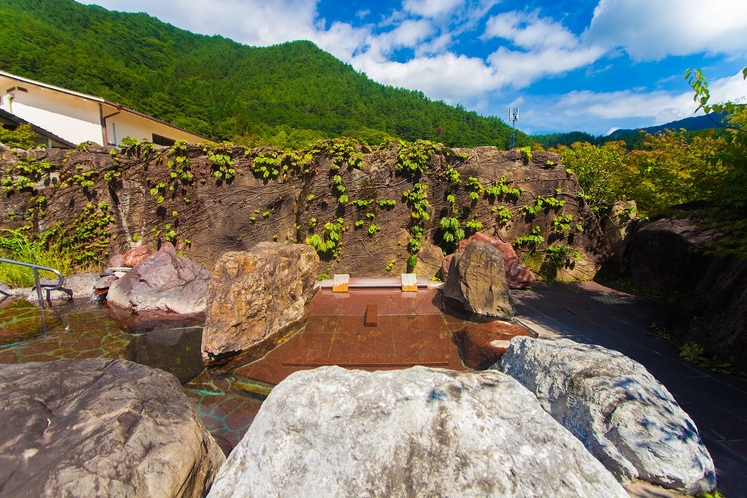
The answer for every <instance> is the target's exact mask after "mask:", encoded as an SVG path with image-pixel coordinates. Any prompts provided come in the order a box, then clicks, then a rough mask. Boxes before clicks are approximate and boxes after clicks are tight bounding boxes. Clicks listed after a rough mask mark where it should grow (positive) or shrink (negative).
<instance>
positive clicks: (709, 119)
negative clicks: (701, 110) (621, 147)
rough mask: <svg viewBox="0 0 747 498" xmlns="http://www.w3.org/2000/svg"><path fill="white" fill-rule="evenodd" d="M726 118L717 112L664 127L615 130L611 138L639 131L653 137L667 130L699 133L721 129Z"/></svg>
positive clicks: (666, 124)
mask: <svg viewBox="0 0 747 498" xmlns="http://www.w3.org/2000/svg"><path fill="white" fill-rule="evenodd" d="M724 117H726V114H725V113H723V114H717V113H715V112H712V113H710V114H707V115H703V116H692V117H689V118H684V119H679V120H677V121H671V122H669V123H664V124H662V125H656V126H648V127H646V128H637V129H635V130H626V129H620V130H615V131H613V132H612V133H610V134H609V135H607V136H609V137H619V136H620V135H629V134H631V133H636V132H637V131H639V130H640V131H645V132H646V133H650V134H651V135H654V134H656V133H661V132H664V131H666V130H672V131H679V130H682V129H684V130H687V131H699V130H707V129H709V128H720V127H722V126H724V125H725V124H726V123H724Z"/></svg>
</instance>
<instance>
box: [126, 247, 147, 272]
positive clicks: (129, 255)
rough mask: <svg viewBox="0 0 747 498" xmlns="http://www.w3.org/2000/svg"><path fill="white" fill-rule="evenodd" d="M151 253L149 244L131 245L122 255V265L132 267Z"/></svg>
mask: <svg viewBox="0 0 747 498" xmlns="http://www.w3.org/2000/svg"><path fill="white" fill-rule="evenodd" d="M151 254H153V249H151V247H150V246H140V247H133V248H132V249H130V250H129V251H127V252H126V253H124V255H123V256H122V262H123V263H124V266H129V267H133V266H135V265H136V264H138V263H142V262H143V261H145V260H146V259H147V258H148V256H150V255H151Z"/></svg>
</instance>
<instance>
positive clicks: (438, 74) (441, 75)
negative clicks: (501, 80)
mask: <svg viewBox="0 0 747 498" xmlns="http://www.w3.org/2000/svg"><path fill="white" fill-rule="evenodd" d="M352 64H353V66H354V67H356V68H357V69H359V70H362V71H365V72H366V74H368V76H369V77H371V78H373V79H374V80H376V81H379V82H381V83H384V84H387V85H392V86H395V87H404V88H413V89H418V90H421V91H423V92H424V93H425V94H426V95H428V96H429V97H430V98H431V99H433V100H443V101H445V102H447V103H450V104H457V103H460V102H466V101H467V99H470V98H473V97H476V96H479V95H481V94H483V93H485V92H490V91H492V90H494V89H495V87H496V81H498V80H497V76H496V74H495V71H494V70H492V69H491V68H490V67H488V66H486V65H485V63H484V61H483V60H482V59H480V58H476V57H466V56H464V55H459V56H457V55H454V54H452V53H445V54H441V55H438V56H433V57H421V58H417V59H411V60H409V61H407V62H405V63H400V62H387V61H384V62H377V61H373V60H371V59H369V58H367V57H357V58H355V59H353V61H352Z"/></svg>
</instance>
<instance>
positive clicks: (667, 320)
mask: <svg viewBox="0 0 747 498" xmlns="http://www.w3.org/2000/svg"><path fill="white" fill-rule="evenodd" d="M717 237H718V234H717V233H716V232H714V231H713V230H703V229H702V228H700V227H699V226H698V225H697V224H696V223H695V222H693V221H691V220H688V219H661V220H658V221H654V222H651V223H642V224H640V227H639V228H638V229H637V230H636V231H635V234H634V236H633V240H632V242H631V245H630V247H629V249H628V252H627V254H626V256H627V260H628V261H627V266H626V268H627V269H626V274H627V276H629V277H630V278H631V280H632V281H633V283H635V284H636V285H638V286H639V287H641V288H646V289H653V290H657V291H665V292H668V293H671V294H672V295H674V296H676V295H680V296H681V297H679V298H678V299H677V300H675V301H674V302H672V303H669V304H666V305H664V306H663V308H662V309H661V311H660V312H659V313H658V315H657V317H656V323H657V325H658V326H659V327H661V328H663V329H664V330H666V332H667V333H668V334H669V335H671V336H672V338H673V339H674V341H675V342H677V343H678V344H685V343H689V342H695V343H697V344H699V345H701V346H703V348H704V352H703V358H707V359H712V357H713V355H717V358H718V360H719V362H728V363H730V364H731V368H733V369H734V370H735V371H738V372H743V373H747V333H745V326H744V324H745V323H746V322H747V261H744V260H739V259H738V258H735V257H732V256H724V255H714V254H709V253H707V252H706V250H707V249H708V248H709V247H710V246H711V244H712V243H713V242H714V241H715V240H717Z"/></svg>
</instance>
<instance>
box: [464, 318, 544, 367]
mask: <svg viewBox="0 0 747 498" xmlns="http://www.w3.org/2000/svg"><path fill="white" fill-rule="evenodd" d="M517 335H525V336H529V337H533V336H534V335H533V334H532V333H531V332H530V331H529V330H527V329H525V328H524V327H522V326H521V325H518V324H516V323H512V322H503V321H497V322H488V323H470V324H469V325H467V326H466V327H464V328H463V329H462V330H459V331H457V332H454V334H453V335H452V339H453V341H454V344H456V347H457V348H458V349H459V356H460V357H461V358H462V363H464V364H465V365H466V366H468V367H470V368H474V369H475V370H485V369H487V368H489V367H490V366H491V365H494V364H495V362H497V361H498V360H499V359H500V357H501V356H503V353H505V352H506V348H508V346H509V342H510V341H511V338H512V337H515V336H517Z"/></svg>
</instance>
